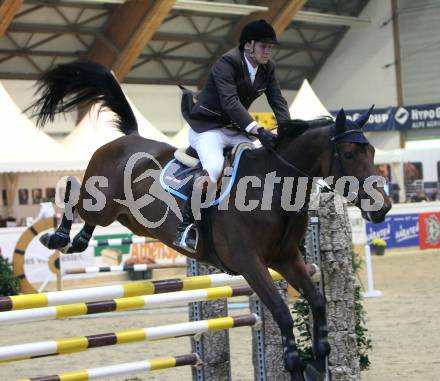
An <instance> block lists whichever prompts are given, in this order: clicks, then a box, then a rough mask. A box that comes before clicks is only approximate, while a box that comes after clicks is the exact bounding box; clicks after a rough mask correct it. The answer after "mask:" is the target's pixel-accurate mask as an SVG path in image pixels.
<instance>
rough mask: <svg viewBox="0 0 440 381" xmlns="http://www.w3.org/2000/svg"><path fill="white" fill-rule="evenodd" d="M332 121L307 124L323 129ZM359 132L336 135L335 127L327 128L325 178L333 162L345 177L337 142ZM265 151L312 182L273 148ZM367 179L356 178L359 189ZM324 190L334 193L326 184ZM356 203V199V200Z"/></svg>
mask: <svg viewBox="0 0 440 381" xmlns="http://www.w3.org/2000/svg"><path fill="white" fill-rule="evenodd" d="M332 122H333V121H332V120H331V119H329V118H321V119H316V120H313V121H310V122H307V123H308V124H309V125H310V127H311V128H314V127H325V126H327V125H329V124H330V123H332ZM359 133H360V130H348V131H344V132H342V133H336V127H335V125H334V124H333V125H331V126H330V128H329V143H330V147H331V159H330V166H329V169H328V175H327V176H326V177H330V176H331V174H332V171H333V167H334V165H335V162H336V163H337V164H338V166H339V169H340V171H341V172H340V173H341V175H342V176H347V171H346V170H345V167H344V163H343V160H342V157H341V154H340V152H339V147H338V142H340V141H341V140H342V139H344V138H346V137H347V136H348V135H350V134H359ZM265 148H266V149H268V150H269V151H270V152H271V153H272V154H273V155H274V156H275V157H276V158H277V159H278V160H279V161H280V162H281V163H283V164H284V165H285V166H286V167H288V168H291V169H293V170H294V171H295V172H297V173H299V174H300V175H302V176H304V177H307V178H308V179H309V180H313V177H312V176H311V175H310V174H309V173H307V172H306V171H304V170H302V169H300V168H298V167H297V166H296V165H295V164H293V163H289V162H288V161H287V160H286V159H284V158H283V157H282V156H281V155H280V154H279V153H278V152H277V151H276V150H275V149H274V148H273V147H271V146H266V147H265ZM366 179H367V177H366V176H364V177H360V178H357V180H358V182H359V187H361V186H363V185H364V183H365V181H366ZM324 190H326V191H327V192H333V193H334V192H335V191H336V189H335V185H334V184H331V185H329V184H327V185H326V186H324ZM356 202H357V199H356Z"/></svg>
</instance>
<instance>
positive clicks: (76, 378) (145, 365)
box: [19, 353, 201, 381]
mask: <svg viewBox="0 0 440 381" xmlns="http://www.w3.org/2000/svg"><path fill="white" fill-rule="evenodd" d="M200 362H201V360H200V358H199V356H197V354H195V353H190V354H187V355H182V356H175V357H164V358H159V359H154V360H145V361H136V362H129V363H124V364H118V365H111V366H106V367H102V368H93V369H85V370H80V371H76V372H66V373H61V374H55V375H53V376H45V377H32V378H26V379H22V380H19V381H61V380H69V381H87V380H95V379H97V378H102V377H109V376H117V375H121V374H128V373H133V372H141V371H144V372H146V371H153V370H161V369H169V368H177V367H179V366H185V365H198V364H199V363H200Z"/></svg>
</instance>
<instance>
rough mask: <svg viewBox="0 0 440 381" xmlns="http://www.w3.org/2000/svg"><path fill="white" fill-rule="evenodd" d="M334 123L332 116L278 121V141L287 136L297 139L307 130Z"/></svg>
mask: <svg viewBox="0 0 440 381" xmlns="http://www.w3.org/2000/svg"><path fill="white" fill-rule="evenodd" d="M332 123H333V119H332V118H330V117H323V118H319V119H314V120H308V121H305V120H301V119H291V120H285V121H281V122H280V123H278V141H279V142H280V141H283V140H284V139H285V138H290V139H295V138H297V137H298V136H300V135H302V134H303V133H304V132H306V131H310V130H314V129H317V128H321V127H325V126H329V125H330V124H332Z"/></svg>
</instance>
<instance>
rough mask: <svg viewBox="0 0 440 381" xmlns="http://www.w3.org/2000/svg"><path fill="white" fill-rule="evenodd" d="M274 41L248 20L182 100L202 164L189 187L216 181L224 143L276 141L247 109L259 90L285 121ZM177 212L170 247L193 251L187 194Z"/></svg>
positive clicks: (267, 28) (269, 31)
mask: <svg viewBox="0 0 440 381" xmlns="http://www.w3.org/2000/svg"><path fill="white" fill-rule="evenodd" d="M278 44H279V42H278V40H277V37H276V33H275V31H274V29H273V27H272V26H271V25H270V24H269V23H267V22H266V21H265V20H258V21H252V22H250V23H248V24H247V25H245V27H244V28H243V30H242V31H241V34H240V45H239V46H238V47H235V48H233V49H231V50H230V51H228V52H227V53H225V54H224V55H223V56H222V57H221V58H220V59H219V60H218V61H217V62H216V63H215V64H214V65H213V67H212V68H211V71H210V73H209V76H208V80H207V82H206V84H205V86H204V87H203V89H202V90H201V91H200V93H199V94H198V95H197V99H196V100H194V101H193V94H191V93H190V94H189V95H190V96H191V100H190V101H189V102H188V101H185V99H182V114H183V116H184V117H185V119H186V121H187V122H188V124H189V125H190V126H191V129H190V131H189V142H190V145H191V147H192V148H194V149H195V150H196V151H197V153H198V155H199V158H200V162H201V164H202V167H203V171H202V174H201V176H200V177H198V178H197V179H196V180H195V181H194V187H198V188H199V189H200V188H202V187H203V189H205V187H207V186H209V185H213V184H216V183H217V181H218V179H219V178H220V176H221V174H222V171H223V164H224V157H223V149H224V148H225V147H227V146H234V145H236V144H238V143H240V142H252V140H251V137H252V138H253V139H255V137H256V138H258V139H259V140H260V141H261V143H262V145H263V146H265V147H268V146H273V145H274V144H275V141H276V136H275V135H274V134H272V133H270V132H268V131H266V130H265V129H264V128H262V127H259V126H258V123H257V121H255V120H254V119H253V118H252V116H251V115H250V114H249V112H248V108H249V107H250V106H251V104H252V102H253V101H254V100H255V99H257V98H258V97H259V96H260V95H261V94H263V93H265V94H266V97H267V100H268V102H269V105H270V106H271V108H272V110H273V111H274V113H275V117H276V119H277V121H278V123H279V122H280V121H284V120H289V119H290V113H289V108H288V105H287V102H286V100H285V99H284V97H283V95H282V94H281V90H280V86H279V84H278V81H277V79H276V77H275V65H274V62H273V61H272V60H271V59H270V57H271V54H272V49H273V47H274V45H278ZM186 95H188V93H187V94H186ZM184 97H185V95H184ZM182 216H183V221H182V223H181V224H180V226H179V227H178V228H177V235H176V239H175V241H174V245H176V246H179V247H182V248H184V249H186V250H188V251H191V252H194V251H195V246H196V239H195V237H194V235H195V234H196V232H195V234H188V233H189V232H190V231H192V229H191V228H192V224H193V222H194V216H193V213H192V208H191V197H189V198H188V201H186V203H185V205H184V207H183V212H182ZM193 233H194V232H193Z"/></svg>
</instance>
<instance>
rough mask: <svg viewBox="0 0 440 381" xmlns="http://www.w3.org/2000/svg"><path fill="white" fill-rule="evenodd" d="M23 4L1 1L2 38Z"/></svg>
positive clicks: (17, 0) (0, 27)
mask: <svg viewBox="0 0 440 381" xmlns="http://www.w3.org/2000/svg"><path fill="white" fill-rule="evenodd" d="M22 4H23V0H3V1H1V0H0V37H1V36H3V35H4V34H5V32H6V30H7V29H8V26H9V24H10V23H11V22H12V20H13V19H14V17H15V15H16V14H17V12H18V10H19V9H20V7H21V6H22Z"/></svg>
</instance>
